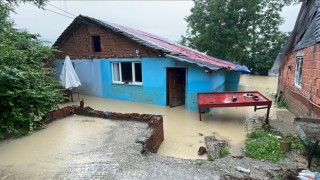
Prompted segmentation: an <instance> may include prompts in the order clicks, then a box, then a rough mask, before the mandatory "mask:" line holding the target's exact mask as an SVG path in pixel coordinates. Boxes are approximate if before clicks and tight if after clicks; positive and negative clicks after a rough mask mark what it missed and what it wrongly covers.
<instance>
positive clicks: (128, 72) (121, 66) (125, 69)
mask: <svg viewBox="0 0 320 180" xmlns="http://www.w3.org/2000/svg"><path fill="white" fill-rule="evenodd" d="M112 81H113V83H120V84H136V85H142V68H141V62H115V63H112Z"/></svg>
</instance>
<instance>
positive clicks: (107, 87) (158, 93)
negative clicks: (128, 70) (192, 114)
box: [100, 58, 173, 105]
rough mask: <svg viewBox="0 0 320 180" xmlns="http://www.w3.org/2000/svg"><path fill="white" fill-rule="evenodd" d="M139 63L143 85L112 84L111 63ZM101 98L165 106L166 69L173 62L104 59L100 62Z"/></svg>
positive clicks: (148, 59)
mask: <svg viewBox="0 0 320 180" xmlns="http://www.w3.org/2000/svg"><path fill="white" fill-rule="evenodd" d="M132 61H141V65H142V82H143V85H125V84H113V83H112V73H111V72H112V70H111V66H112V62H132ZM100 63H101V64H100V67H101V77H102V78H101V81H102V97H106V98H112V99H119V100H125V101H133V102H141V103H147V104H158V105H166V67H168V66H173V62H172V61H171V60H169V59H165V58H142V59H105V60H101V62H100Z"/></svg>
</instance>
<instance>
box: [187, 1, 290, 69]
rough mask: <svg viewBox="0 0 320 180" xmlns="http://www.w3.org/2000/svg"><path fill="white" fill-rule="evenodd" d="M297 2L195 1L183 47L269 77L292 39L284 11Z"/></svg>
mask: <svg viewBox="0 0 320 180" xmlns="http://www.w3.org/2000/svg"><path fill="white" fill-rule="evenodd" d="M295 2H296V1H295V0H280V1H279V0H250V1H247V0H194V3H195V5H194V7H193V8H192V9H191V15H190V16H188V17H186V21H187V22H188V30H187V36H186V37H182V40H181V43H182V44H184V45H187V46H190V47H192V48H195V49H198V50H199V51H202V52H205V53H207V54H208V55H211V56H215V57H218V58H221V59H228V60H230V61H233V62H235V63H240V64H244V65H246V66H248V67H249V68H250V69H252V70H253V71H254V72H256V73H260V74H266V73H267V70H268V69H270V68H271V66H272V63H273V61H274V60H275V58H276V56H277V53H278V52H279V51H280V48H281V46H282V45H283V44H284V43H285V41H286V38H287V37H288V36H287V34H286V33H283V32H281V31H280V30H279V26H280V25H281V24H282V23H283V18H282V17H281V16H280V11H281V10H282V8H283V7H284V6H285V5H290V4H293V3H295Z"/></svg>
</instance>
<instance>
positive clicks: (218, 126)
mask: <svg viewBox="0 0 320 180" xmlns="http://www.w3.org/2000/svg"><path fill="white" fill-rule="evenodd" d="M276 85H277V78H275V77H262V76H249V75H243V76H242V77H241V81H240V87H239V88H240V89H239V90H258V91H260V92H261V93H263V94H265V95H267V96H269V97H270V95H271V93H273V92H275V91H276ZM80 98H83V99H84V101H85V106H91V107H92V108H94V109H97V110H103V111H114V112H121V113H131V112H135V113H149V114H159V115H163V116H164V132H165V140H164V141H163V143H162V145H161V147H160V149H159V151H158V154H159V155H163V156H172V157H179V158H184V159H206V156H203V157H201V156H198V155H197V151H198V148H199V147H200V146H204V136H212V135H214V136H215V137H216V138H217V139H223V140H227V141H228V142H229V145H230V147H231V150H230V151H231V154H234V155H238V154H240V152H241V148H242V147H243V143H244V140H245V136H246V132H245V124H244V121H245V118H246V115H247V113H253V112H254V111H253V107H241V108H217V109H213V110H212V111H211V112H210V113H206V114H203V115H202V121H199V115H198V113H197V112H193V111H186V110H185V109H184V107H183V106H180V107H176V108H169V107H165V106H157V105H149V104H140V103H133V102H125V101H118V100H111V99H103V98H97V97H90V96H82V95H81V96H80ZM71 104H77V105H78V104H79V102H78V101H77V100H76V101H75V102H74V103H66V104H63V105H62V106H67V105H71ZM256 113H258V114H259V115H264V114H265V113H266V110H259V111H257V112H256ZM271 118H274V107H272V109H271ZM119 123H120V122H116V121H111V120H104V119H99V118H91V117H90V118H89V117H83V116H71V117H68V118H65V119H62V120H58V121H55V122H53V123H51V124H49V125H48V127H47V128H46V129H44V130H41V131H38V132H35V133H34V134H32V135H30V136H25V137H22V138H18V139H10V140H6V141H2V142H1V143H0V159H1V161H0V177H5V176H6V177H9V178H10V176H14V174H15V172H20V173H24V175H25V176H24V177H26V178H28V177H32V174H37V176H38V175H39V177H42V176H41V175H43V177H48V174H50V173H52V175H53V173H54V172H56V171H58V170H59V167H61V166H64V165H65V164H66V163H70V162H71V161H76V159H74V156H73V155H77V154H79V153H85V152H88V151H90V150H92V149H94V148H99V147H100V146H104V145H105V144H104V140H105V139H106V138H107V137H108V135H109V132H110V131H111V130H112V128H114V127H116V126H117V125H119ZM44 169H45V170H44ZM3 172H5V176H4V175H2V173H3ZM8 173H9V174H8ZM1 175H2V176H1ZM29 175H30V176H29ZM18 179H19V178H18ZM31 179H32V178H31Z"/></svg>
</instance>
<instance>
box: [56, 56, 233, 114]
mask: <svg viewBox="0 0 320 180" xmlns="http://www.w3.org/2000/svg"><path fill="white" fill-rule="evenodd" d="M132 61H139V62H141V63H142V81H143V84H142V85H129V84H114V83H112V73H111V72H112V71H111V66H112V62H132ZM72 62H73V64H74V67H75V70H76V72H77V74H78V76H79V79H80V81H81V83H82V86H81V87H79V88H78V90H79V91H80V92H81V93H83V94H86V95H93V96H98V97H104V98H111V99H118V100H124V101H133V102H140V103H147V104H157V105H163V106H165V105H166V96H167V94H166V68H169V67H183V68H186V69H187V71H186V73H187V75H186V99H185V108H186V109H188V110H194V111H196V110H197V108H198V105H197V93H198V92H210V91H215V92H221V91H225V90H226V85H225V84H226V82H227V80H228V77H227V75H228V74H229V72H226V71H224V70H220V71H217V72H211V73H206V72H205V69H204V68H202V67H199V66H196V65H193V64H189V63H184V62H179V61H176V60H173V59H169V58H141V59H136V58H121V59H120V58H113V59H94V60H88V59H87V60H72ZM54 64H55V66H56V67H57V68H58V71H57V75H56V77H57V78H58V75H59V74H60V73H61V69H62V67H63V61H61V60H56V61H55V62H54ZM237 82H238V81H237Z"/></svg>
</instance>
